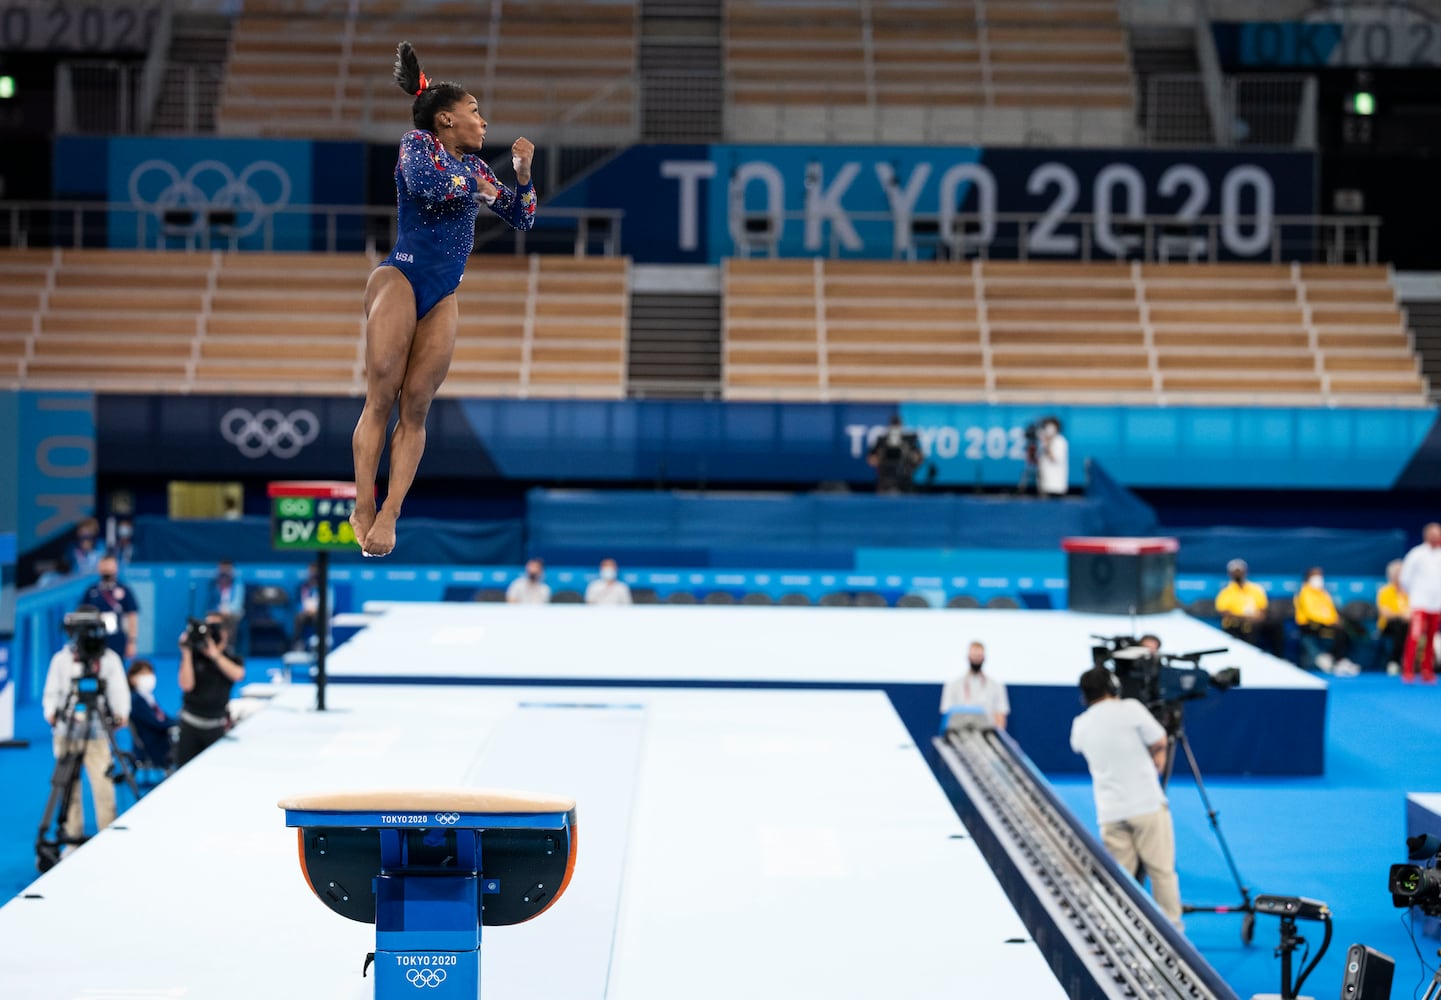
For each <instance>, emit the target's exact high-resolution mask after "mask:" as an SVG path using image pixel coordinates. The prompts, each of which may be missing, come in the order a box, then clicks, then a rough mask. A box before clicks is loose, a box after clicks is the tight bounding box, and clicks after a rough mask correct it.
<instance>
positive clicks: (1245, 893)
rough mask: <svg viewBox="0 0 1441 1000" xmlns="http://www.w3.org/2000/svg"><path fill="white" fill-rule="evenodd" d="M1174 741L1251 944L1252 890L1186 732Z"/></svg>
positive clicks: (1245, 937) (1243, 934)
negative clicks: (1233, 886) (1227, 872)
mask: <svg viewBox="0 0 1441 1000" xmlns="http://www.w3.org/2000/svg"><path fill="white" fill-rule="evenodd" d="M1174 739H1175V741H1176V742H1177V743H1179V744H1180V746H1181V750H1182V751H1183V752H1184V753H1185V755H1186V763H1187V764H1188V765H1189V766H1190V768H1191V777H1192V778H1194V779H1195V781H1196V792H1197V793H1198V794H1199V795H1200V796H1201V805H1202V806H1203V807H1205V810H1206V819H1207V821H1208V822H1209V823H1210V824H1211V830H1212V831H1213V832H1214V833H1215V834H1216V842H1217V843H1218V844H1219V845H1220V846H1221V856H1222V857H1223V858H1225V859H1226V867H1227V868H1228V869H1230V871H1231V880H1232V881H1233V882H1235V883H1236V891H1237V892H1239V893H1240V895H1241V905H1240V906H1239V907H1236V909H1239V910H1240V911H1241V912H1242V913H1244V914H1245V916H1244V917H1243V918H1242V923H1241V940H1242V941H1244V942H1245V943H1246V944H1250V943H1251V939H1252V937H1253V936H1254V934H1255V929H1256V921H1255V909H1254V908H1253V907H1252V905H1251V890H1250V889H1248V888H1247V887H1246V884H1245V882H1244V881H1243V880H1242V879H1241V872H1240V870H1239V869H1238V868H1237V867H1236V859H1235V858H1234V857H1233V856H1232V855H1231V847H1230V845H1229V844H1227V843H1226V836H1225V834H1223V833H1222V832H1221V820H1220V814H1219V813H1218V812H1217V811H1216V809H1215V807H1213V806H1212V805H1211V797H1210V796H1209V795H1207V794H1206V783H1205V781H1203V780H1202V779H1201V767H1200V765H1199V764H1197V763H1196V755H1195V754H1194V753H1193V752H1192V751H1191V743H1190V741H1189V740H1187V739H1186V732H1185V730H1184V729H1182V730H1179V731H1178V732H1177V733H1176V735H1175V737H1174Z"/></svg>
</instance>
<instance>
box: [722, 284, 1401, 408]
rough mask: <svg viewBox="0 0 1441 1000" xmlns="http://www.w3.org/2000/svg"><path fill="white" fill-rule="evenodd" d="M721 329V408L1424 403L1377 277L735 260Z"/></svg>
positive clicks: (1385, 288) (1397, 316) (1388, 294)
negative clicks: (874, 401) (784, 404)
mask: <svg viewBox="0 0 1441 1000" xmlns="http://www.w3.org/2000/svg"><path fill="white" fill-rule="evenodd" d="M1313 290H1314V291H1317V292H1318V294H1315V295H1313V294H1312V292H1313ZM724 327H725V330H724V333H725V394H726V396H727V398H731V399H815V400H823V399H867V398H880V399H895V398H902V399H905V398H924V399H935V400H990V401H995V402H1006V401H1015V402H1021V401H1042V400H1046V401H1062V400H1067V401H1073V402H1101V401H1109V402H1124V403H1139V404H1148V403H1208V402H1210V403H1218V404H1231V403H1256V402H1260V403H1263V404H1264V403H1267V402H1270V403H1274V404H1276V405H1328V404H1329V405H1334V404H1355V405H1365V404H1371V403H1374V404H1376V405H1387V406H1392V405H1424V404H1425V400H1426V390H1427V386H1426V384H1425V381H1424V380H1423V379H1422V378H1421V376H1420V374H1419V369H1418V366H1417V361H1416V357H1415V352H1414V349H1413V347H1412V344H1411V341H1410V338H1409V334H1408V333H1407V331H1406V328H1405V323H1404V318H1403V317H1402V315H1401V312H1400V310H1399V309H1398V307H1397V305H1396V302H1395V295H1394V292H1393V291H1392V290H1391V286H1390V283H1389V275H1388V274H1387V272H1386V270H1385V269H1384V268H1363V267H1320V266H1318V267H1311V266H1305V267H1301V266H1294V267H1293V266H1290V265H1251V264H1221V265H1186V264H1169V265H1165V264H1163V265H1139V264H1120V263H1095V264H1081V263H1048V262H1039V261H1025V262H1020V261H1017V262H1002V261H988V262H984V263H979V262H977V263H970V264H959V265H958V264H945V263H941V264H930V263H924V264H916V263H905V262H893V261H877V262H855V261H839V260H838V261H815V260H802V261H796V260H782V261H777V260H752V259H735V260H731V261H728V262H727V264H726V268H725V311H724Z"/></svg>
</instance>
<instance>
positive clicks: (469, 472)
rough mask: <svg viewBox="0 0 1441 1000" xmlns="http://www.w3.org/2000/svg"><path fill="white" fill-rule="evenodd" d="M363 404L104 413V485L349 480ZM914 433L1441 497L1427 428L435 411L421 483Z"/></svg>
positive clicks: (709, 475) (103, 399)
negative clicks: (1066, 446)
mask: <svg viewBox="0 0 1441 1000" xmlns="http://www.w3.org/2000/svg"><path fill="white" fill-rule="evenodd" d="M361 405H362V401H361V400H359V399H350V398H322V397H314V396H306V397H253V396H179V395H168V396H109V395H106V396H100V397H98V401H97V413H98V420H97V425H98V427H99V439H98V451H99V459H100V473H101V474H102V475H103V476H105V477H107V478H110V477H125V476H168V475H177V476H184V475H195V476H200V477H221V476H233V477H237V478H255V479H260V478H267V477H268V478H295V479H302V478H304V479H348V478H349V477H350V475H351V472H352V470H351V450H350V434H351V431H352V429H353V428H354V427H355V421H356V418H357V417H358V416H359V413H360V408H361ZM896 412H899V413H900V415H901V417H902V419H903V420H904V421H905V423H906V424H908V425H909V426H910V427H912V428H914V429H915V431H916V433H917V436H918V438H919V440H920V444H921V450H922V452H923V453H924V454H925V457H926V462H927V466H926V469H925V470H924V473H923V474H924V475H925V476H926V477H929V476H930V473H931V471H932V470H934V473H935V478H934V482H935V483H936V484H937V485H952V486H969V485H975V486H992V487H994V486H1002V487H1005V486H1015V485H1016V483H1017V482H1018V481H1019V480H1020V478H1021V474H1022V472H1023V471H1024V468H1025V456H1026V440H1025V429H1026V427H1027V426H1029V425H1030V424H1031V423H1032V422H1033V421H1035V420H1037V419H1038V418H1040V417H1042V416H1047V415H1055V416H1057V417H1059V418H1060V419H1061V421H1062V423H1063V424H1064V426H1065V434H1066V437H1067V438H1068V440H1069V441H1070V454H1071V464H1072V469H1071V480H1072V482H1074V483H1080V482H1083V481H1084V476H1085V461H1086V459H1087V458H1095V459H1097V460H1098V461H1100V462H1101V464H1102V465H1104V466H1105V468H1106V470H1107V471H1108V472H1109V473H1110V474H1111V475H1112V476H1113V477H1114V478H1115V479H1116V480H1117V481H1119V482H1121V483H1123V484H1124V485H1127V486H1140V487H1169V488H1178V489H1200V488H1219V489H1246V488H1260V489H1286V488H1300V489H1347V490H1378V491H1380V490H1388V489H1391V488H1393V487H1396V486H1404V487H1407V488H1411V489H1420V488H1434V487H1436V486H1441V428H1438V422H1437V413H1436V411H1435V410H1420V409H1418V410H1346V409H1285V408H1264V409H1263V408H1247V407H1166V408H1161V407H1123V406H1061V407H1039V406H989V405H986V404H984V403H976V404H941V403H937V404H926V403H903V404H899V405H893V404H886V403H835V404H806V403H720V402H699V401H681V400H631V401H616V402H602V401H583V400H501V399H466V400H456V399H442V400H437V401H436V403H435V405H434V406H433V407H432V409H431V416H430V425H429V435H428V438H427V443H426V454H425V465H424V467H423V469H422V476H423V477H424V478H425V479H427V480H448V481H449V482H450V483H452V484H454V483H457V482H460V483H464V482H479V481H484V480H497V479H509V480H516V481H520V482H536V481H547V482H552V483H562V482H567V481H570V482H578V481H583V482H609V483H613V484H615V485H647V486H651V485H655V484H658V483H660V484H666V483H676V482H682V483H689V482H708V483H714V484H722V483H774V484H783V485H797V484H806V483H819V482H824V481H841V482H848V483H852V484H855V485H857V486H865V485H869V484H871V483H873V482H874V481H875V473H874V471H873V470H872V469H871V468H870V466H868V465H867V464H866V460H865V457H866V452H867V450H868V449H869V447H870V444H871V443H872V442H873V441H874V440H875V439H876V437H877V436H879V435H880V434H881V433H882V431H883V429H884V427H885V424H886V422H887V420H888V419H889V418H890V416H891V415H892V414H893V413H896Z"/></svg>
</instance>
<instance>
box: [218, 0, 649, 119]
mask: <svg viewBox="0 0 1441 1000" xmlns="http://www.w3.org/2000/svg"><path fill="white" fill-rule="evenodd" d="M497 9H498V11H499V16H498V17H494V18H493V12H494V11H495V10H497ZM348 12H349V5H347V4H333V5H330V6H329V7H328V8H326V7H325V6H323V5H308V6H306V7H305V8H304V9H302V10H299V11H288V10H285V9H283V8H281V9H276V8H275V7H273V6H270V5H261V6H257V5H255V4H252V3H247V4H246V5H245V10H244V12H243V13H242V14H241V15H240V17H238V18H237V20H236V23H235V29H234V32H233V35H232V50H231V56H230V61H229V64H228V67H227V74H226V82H225V88H224V92H223V95H222V101H221V108H220V115H219V121H220V131H221V132H222V133H228V134H243V135H267V136H293V137H301V138H316V137H345V136H350V137H355V136H366V137H370V138H373V139H375V140H377V141H379V140H382V139H387V138H398V137H399V136H400V134H401V133H403V132H404V131H405V130H406V129H408V128H410V127H411V125H410V114H409V111H410V105H409V103H408V102H407V101H406V99H405V96H404V95H403V94H401V93H400V91H399V90H397V89H396V87H395V84H394V81H393V78H392V72H391V67H392V64H393V62H394V60H395V46H396V43H397V42H399V41H400V40H401V39H408V40H410V41H411V43H412V44H414V46H415V48H416V51H417V52H418V53H419V54H420V56H421V60H422V64H423V65H424V66H425V67H426V69H427V71H428V72H429V73H430V74H431V75H432V78H434V79H440V80H457V81H459V82H461V83H462V84H463V85H464V86H467V87H469V88H470V90H471V92H472V93H474V94H475V96H476V97H477V99H478V100H479V101H480V105H481V113H482V114H484V115H485V116H486V118H487V119H488V120H489V121H491V122H492V123H493V126H494V128H495V129H496V130H503V134H505V135H508V136H514V135H520V134H525V135H528V136H530V137H532V138H534V139H537V140H541V139H543V138H544V137H545V136H546V133H547V132H548V131H550V130H554V129H556V128H557V127H559V126H562V125H563V126H564V127H565V129H566V132H567V135H568V137H569V138H570V139H571V140H576V141H581V140H584V141H590V138H594V139H595V140H596V141H601V142H608V143H610V142H625V141H633V140H634V138H635V137H636V122H635V113H634V107H635V92H634V91H635V75H636V65H637V61H636V60H637V42H636V7H635V4H634V3H633V2H630V3H627V2H624V0H619V2H607V3H587V4H586V5H585V11H584V15H583V17H577V15H576V12H575V11H574V9H573V7H570V6H567V5H564V4H557V3H529V2H515V0H508V2H505V3H502V4H501V5H499V7H498V8H493V7H492V5H491V4H481V5H477V4H463V3H462V4H454V5H451V4H442V5H435V4H430V5H427V6H426V7H425V8H424V9H423V10H417V9H415V8H414V7H413V6H412V7H407V6H405V5H403V4H400V3H385V2H376V0H364V2H363V3H362V4H361V6H360V10H359V15H358V16H357V17H355V19H354V20H353V22H348V21H347V15H348ZM318 93H319V94H326V95H327V96H328V98H329V99H320V100H318V99H317V97H316V95H317V94H318Z"/></svg>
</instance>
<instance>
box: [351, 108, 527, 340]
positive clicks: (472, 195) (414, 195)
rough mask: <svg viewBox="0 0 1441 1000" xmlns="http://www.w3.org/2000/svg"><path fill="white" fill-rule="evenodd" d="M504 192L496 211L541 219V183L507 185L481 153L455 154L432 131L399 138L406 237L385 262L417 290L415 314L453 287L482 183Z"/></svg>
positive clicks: (511, 219) (399, 194) (519, 222)
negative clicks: (538, 207)
mask: <svg viewBox="0 0 1441 1000" xmlns="http://www.w3.org/2000/svg"><path fill="white" fill-rule="evenodd" d="M481 181H488V182H489V183H491V184H493V185H495V188H496V190H497V191H498V192H499V193H498V194H497V195H496V198H495V202H494V203H493V204H491V205H490V206H489V207H490V210H491V211H492V212H494V213H495V214H496V215H498V216H500V217H501V218H502V219H504V220H505V221H506V222H507V223H509V224H510V226H511V227H512V228H513V229H522V230H528V229H530V228H531V226H533V225H534V224H535V185H534V184H530V183H527V184H524V185H522V186H521V187H519V188H518V189H516V190H514V191H512V190H511V189H510V188H508V187H506V186H504V185H503V184H501V183H500V182H499V181H498V180H496V178H495V174H494V173H492V172H491V169H490V167H489V166H488V165H487V164H486V162H485V161H484V160H482V159H481V158H480V157H479V156H475V155H473V154H469V153H467V154H466V155H464V156H462V157H460V158H459V159H456V158H455V157H453V156H451V155H450V154H449V153H448V152H446V150H445V147H444V146H442V145H441V143H440V140H439V139H438V138H436V137H435V135H434V134H433V133H430V132H426V131H424V130H422V129H417V130H416V131H414V132H407V133H406V134H405V138H403V139H402V140H401V141H400V160H399V162H397V163H396V165H395V191H396V198H397V203H398V206H399V207H398V211H399V230H400V235H399V237H398V238H397V239H396V241H395V249H393V250H391V251H390V256H388V257H386V258H385V260H383V261H381V262H380V263H381V266H389V267H394V268H397V269H399V271H400V272H401V273H402V274H404V275H405V277H406V279H407V280H408V281H409V282H410V287H411V289H412V291H414V293H415V318H416V319H420V318H421V317H423V316H425V314H426V313H428V312H430V310H432V309H434V308H435V305H436V303H438V302H439V301H440V300H441V299H443V298H445V297H446V296H447V295H449V294H450V293H451V292H453V291H455V289H456V287H457V286H459V284H460V279H461V277H462V276H463V275H464V274H465V262H466V258H468V257H469V256H470V251H471V248H472V247H473V246H474V245H475V217H476V215H477V214H478V213H479V211H480V205H481V200H480V195H479V194H478V193H477V192H478V191H479V189H480V182H481Z"/></svg>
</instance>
